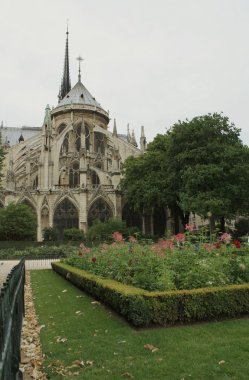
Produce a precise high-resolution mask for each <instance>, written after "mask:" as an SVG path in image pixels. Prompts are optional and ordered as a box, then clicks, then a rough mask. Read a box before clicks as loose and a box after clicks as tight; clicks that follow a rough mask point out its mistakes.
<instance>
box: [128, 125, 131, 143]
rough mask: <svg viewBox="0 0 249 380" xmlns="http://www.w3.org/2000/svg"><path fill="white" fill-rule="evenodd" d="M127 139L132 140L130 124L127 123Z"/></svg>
mask: <svg viewBox="0 0 249 380" xmlns="http://www.w3.org/2000/svg"><path fill="white" fill-rule="evenodd" d="M127 141H128V142H129V143H130V142H131V134H130V126H129V124H127Z"/></svg>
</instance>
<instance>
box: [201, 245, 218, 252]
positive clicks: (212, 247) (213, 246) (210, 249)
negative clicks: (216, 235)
mask: <svg viewBox="0 0 249 380" xmlns="http://www.w3.org/2000/svg"><path fill="white" fill-rule="evenodd" d="M204 248H205V250H206V251H208V252H210V251H212V250H213V249H215V248H216V245H215V244H211V243H206V244H204Z"/></svg>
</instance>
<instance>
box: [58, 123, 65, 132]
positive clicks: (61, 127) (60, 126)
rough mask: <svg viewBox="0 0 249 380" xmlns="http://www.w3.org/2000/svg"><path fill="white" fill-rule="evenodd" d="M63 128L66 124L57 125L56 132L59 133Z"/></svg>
mask: <svg viewBox="0 0 249 380" xmlns="http://www.w3.org/2000/svg"><path fill="white" fill-rule="evenodd" d="M65 128H66V124H61V125H59V127H58V133H59V134H60V133H61V132H62V131H64V129H65Z"/></svg>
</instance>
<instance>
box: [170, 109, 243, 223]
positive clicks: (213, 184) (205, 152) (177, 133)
mask: <svg viewBox="0 0 249 380" xmlns="http://www.w3.org/2000/svg"><path fill="white" fill-rule="evenodd" d="M169 134H170V146H169V151H168V152H169V157H170V159H169V160H170V162H171V170H172V171H173V172H174V173H175V174H177V175H178V177H179V179H180V180H179V183H178V184H179V186H177V192H178V199H179V206H180V208H181V209H182V210H188V211H194V212H196V213H197V214H199V215H200V216H202V217H204V218H206V217H207V215H208V214H209V215H212V220H213V221H214V220H217V219H220V221H221V224H222V226H223V227H224V219H230V218H233V217H234V216H235V215H236V213H244V212H245V211H247V210H248V207H249V202H248V196H247V188H248V186H249V149H248V147H247V146H245V145H243V144H242V141H241V140H240V137H239V136H240V130H239V129H237V128H236V127H235V126H234V124H232V123H230V122H229V119H228V118H227V117H224V116H223V115H222V114H217V113H215V114H213V115H211V114H208V115H205V116H201V117H195V118H194V119H192V120H191V121H184V122H178V123H177V124H175V125H174V126H173V128H172V129H171V131H170V132H169Z"/></svg>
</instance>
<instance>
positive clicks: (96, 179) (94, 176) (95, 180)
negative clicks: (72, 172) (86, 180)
mask: <svg viewBox="0 0 249 380" xmlns="http://www.w3.org/2000/svg"><path fill="white" fill-rule="evenodd" d="M90 180H91V184H92V185H96V186H97V185H99V184H100V180H99V176H98V174H97V173H96V172H95V171H94V170H90Z"/></svg>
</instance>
